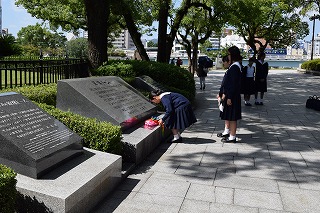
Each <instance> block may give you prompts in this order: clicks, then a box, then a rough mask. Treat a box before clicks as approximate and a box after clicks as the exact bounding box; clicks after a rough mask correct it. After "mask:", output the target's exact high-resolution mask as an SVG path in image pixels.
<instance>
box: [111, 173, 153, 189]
mask: <svg viewBox="0 0 320 213" xmlns="http://www.w3.org/2000/svg"><path fill="white" fill-rule="evenodd" d="M136 172H137V173H136V174H131V175H129V176H128V177H127V178H126V179H125V180H124V181H122V183H121V184H120V185H119V186H118V188H117V190H124V191H133V192H134V191H139V190H140V188H141V187H142V186H143V184H144V183H145V182H146V181H147V180H148V178H149V177H150V176H151V175H152V173H153V172H146V173H140V172H138V171H136Z"/></svg>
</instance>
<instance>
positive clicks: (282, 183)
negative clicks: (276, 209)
mask: <svg viewBox="0 0 320 213" xmlns="http://www.w3.org/2000/svg"><path fill="white" fill-rule="evenodd" d="M276 181H277V183H278V186H279V187H287V188H296V189H298V188H299V184H298V182H297V181H286V180H276Z"/></svg>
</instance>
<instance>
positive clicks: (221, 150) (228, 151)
mask: <svg viewBox="0 0 320 213" xmlns="http://www.w3.org/2000/svg"><path fill="white" fill-rule="evenodd" d="M237 153H238V149H237V148H231V147H229V148H226V147H225V146H221V147H214V146H207V149H206V152H205V154H208V155H211V154H213V155H214V156H215V155H222V156H227V155H229V156H235V155H236V154H237Z"/></svg>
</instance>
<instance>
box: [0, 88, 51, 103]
mask: <svg viewBox="0 0 320 213" xmlns="http://www.w3.org/2000/svg"><path fill="white" fill-rule="evenodd" d="M0 92H1V93H5V92H17V93H20V94H22V95H24V96H25V97H26V98H28V99H29V100H31V101H35V102H37V103H46V104H48V105H53V106H55V105H56V97H57V84H56V83H52V84H40V85H37V86H23V87H15V88H8V89H3V90H0Z"/></svg>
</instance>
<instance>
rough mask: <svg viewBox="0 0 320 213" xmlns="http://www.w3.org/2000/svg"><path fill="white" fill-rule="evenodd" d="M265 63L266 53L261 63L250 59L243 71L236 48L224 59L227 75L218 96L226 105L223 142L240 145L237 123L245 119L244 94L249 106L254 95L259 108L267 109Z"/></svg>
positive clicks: (267, 68)
mask: <svg viewBox="0 0 320 213" xmlns="http://www.w3.org/2000/svg"><path fill="white" fill-rule="evenodd" d="M264 59H265V53H264V52H261V53H259V54H258V58H257V59H255V58H250V59H249V63H248V65H247V66H245V67H243V66H242V56H241V54H240V50H239V48H238V47H236V46H232V47H230V48H229V49H228V55H227V56H224V57H223V59H222V62H223V66H224V68H226V69H227V71H226V72H225V75H224V77H223V80H222V83H221V86H220V90H219V93H218V94H217V99H218V102H219V103H220V104H221V105H222V107H220V117H221V119H222V120H224V121H225V128H224V131H223V132H221V133H218V134H217V137H220V138H222V139H221V141H222V142H236V130H237V120H239V119H241V94H244V100H245V105H246V106H251V104H250V102H249V100H250V95H252V94H254V95H255V104H256V105H263V96H264V93H265V92H267V76H268V71H269V65H268V63H267V62H265V61H264ZM253 63H255V64H256V66H255V67H254V66H253ZM259 93H260V97H258V94H259Z"/></svg>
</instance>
